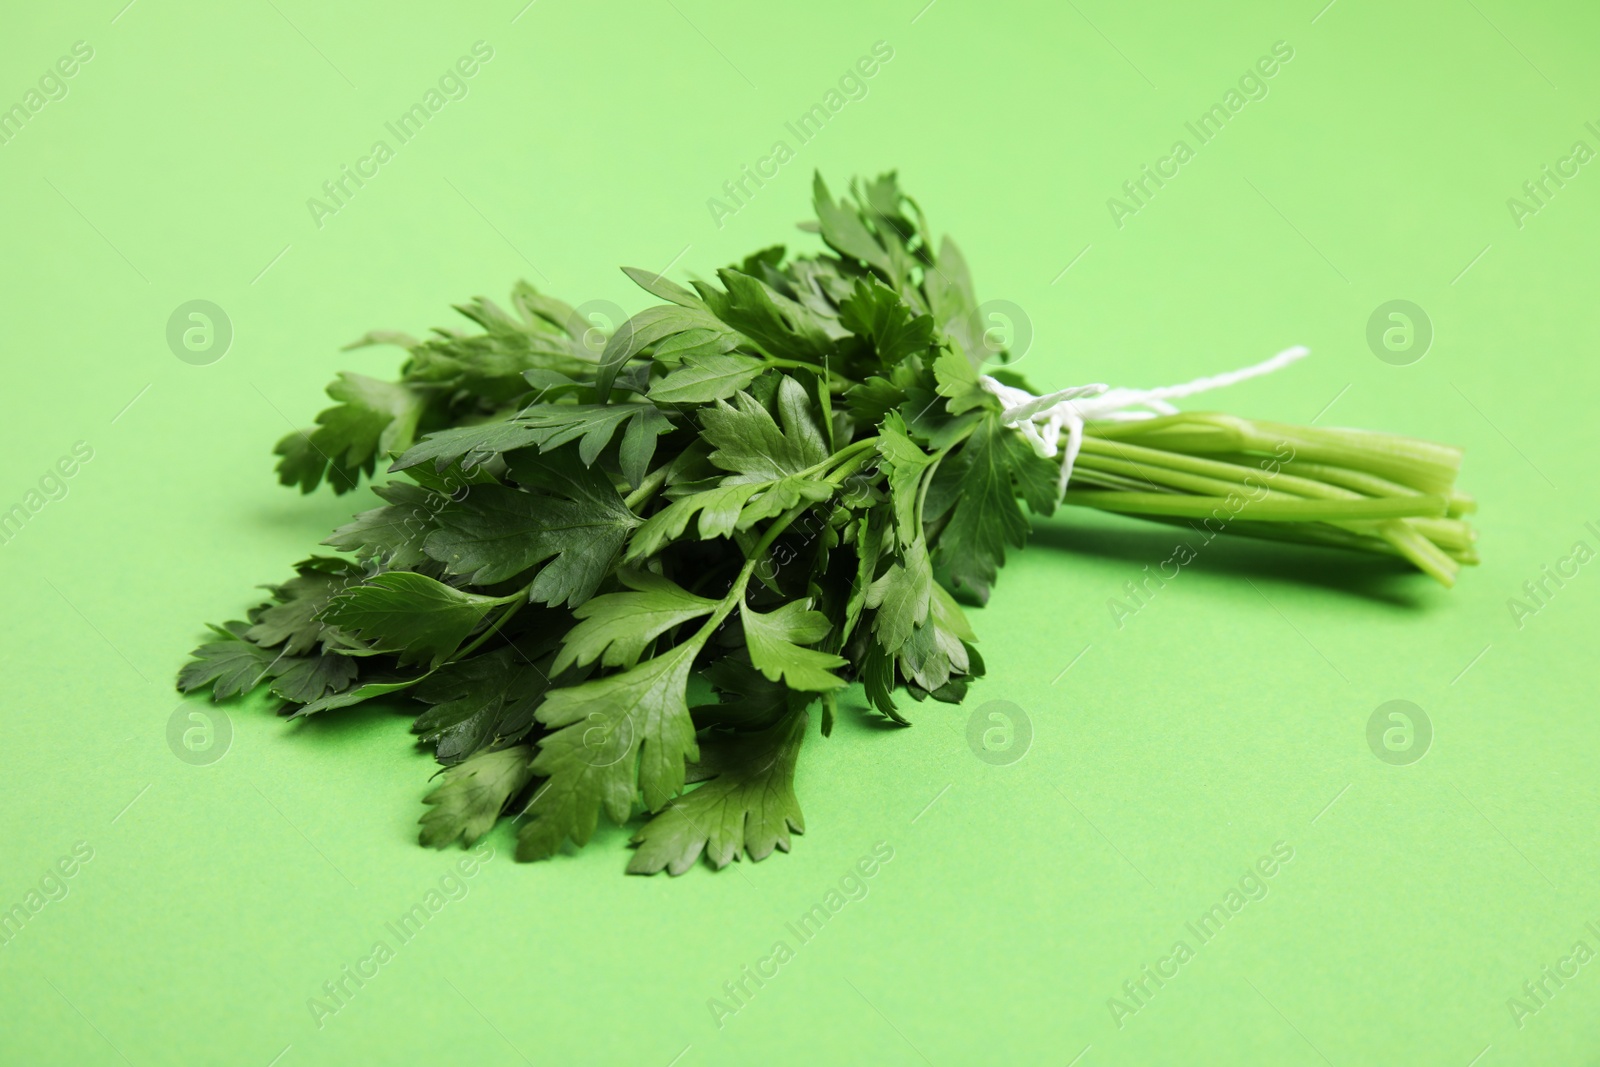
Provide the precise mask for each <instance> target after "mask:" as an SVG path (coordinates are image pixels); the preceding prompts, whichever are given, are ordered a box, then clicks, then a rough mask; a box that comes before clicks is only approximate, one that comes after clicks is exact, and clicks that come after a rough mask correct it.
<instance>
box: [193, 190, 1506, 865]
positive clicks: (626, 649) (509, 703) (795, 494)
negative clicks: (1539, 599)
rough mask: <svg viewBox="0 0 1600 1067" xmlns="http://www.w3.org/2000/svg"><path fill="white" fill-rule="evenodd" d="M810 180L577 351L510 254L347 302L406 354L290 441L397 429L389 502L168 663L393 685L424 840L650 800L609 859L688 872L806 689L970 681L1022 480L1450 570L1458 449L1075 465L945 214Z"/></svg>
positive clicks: (1351, 446) (1190, 447) (1231, 429)
mask: <svg viewBox="0 0 1600 1067" xmlns="http://www.w3.org/2000/svg"><path fill="white" fill-rule="evenodd" d="M814 206H815V210H816V221H815V222H814V223H812V224H809V225H808V226H806V227H804V228H806V229H809V230H811V231H812V232H815V233H818V234H820V236H821V239H822V241H823V243H824V244H825V246H826V249H825V250H824V251H821V252H817V253H807V254H801V255H790V254H789V253H788V252H787V251H786V250H785V249H784V248H782V247H773V248H767V249H763V250H761V251H758V252H756V253H754V254H752V255H751V256H749V257H748V258H746V259H745V260H744V261H742V262H741V263H739V264H736V265H733V266H729V267H727V268H725V269H723V270H721V271H718V272H717V276H716V281H714V282H709V281H695V282H693V283H692V285H693V289H692V290H691V289H688V288H684V287H683V286H680V285H678V284H677V283H675V282H672V281H669V280H667V279H665V278H662V277H659V276H657V275H652V274H649V273H648V272H645V271H639V270H631V269H630V270H628V271H627V274H628V276H629V277H630V278H631V279H633V281H634V282H636V283H637V284H638V285H639V286H640V287H641V288H642V289H644V290H645V291H646V292H648V293H649V294H651V295H652V296H654V297H656V298H657V299H659V300H661V301H663V303H661V304H658V305H655V306H652V307H648V308H646V309H645V310H643V311H641V312H640V313H639V314H637V315H635V316H634V317H633V318H632V319H631V320H629V321H628V322H627V323H625V324H624V325H622V326H621V327H620V328H618V329H617V330H616V331H615V333H614V334H613V335H611V336H610V337H609V338H608V340H607V342H606V344H605V346H604V349H603V351H602V352H600V353H599V354H598V355H596V354H595V353H594V352H593V351H592V349H591V348H590V347H589V346H588V345H586V344H585V342H584V337H583V333H584V332H585V331H587V330H588V324H587V323H584V322H582V320H581V319H579V318H578V316H577V314H576V313H575V312H574V310H573V308H572V307H571V306H570V305H567V304H565V303H562V302H561V301H559V300H555V299H552V298H551V297H548V296H545V295H543V294H541V293H538V292H536V291H535V290H534V289H533V288H532V287H531V286H529V285H527V284H526V283H521V284H518V285H517V286H516V287H515V288H514V289H513V291H512V294H511V302H510V306H509V309H502V308H501V307H499V306H497V305H496V304H493V303H491V302H490V301H488V300H483V299H478V300H475V301H474V302H473V303H471V304H468V305H464V306H461V307H459V308H458V310H459V311H461V312H462V313H463V314H464V315H465V316H466V317H467V318H468V319H470V320H471V321H472V322H473V323H475V324H476V325H477V327H478V328H479V332H476V333H462V332H458V331H456V330H436V331H435V332H434V335H433V336H431V337H429V338H427V339H425V340H416V339H414V338H412V337H409V336H407V335H404V334H396V333H389V332H374V333H370V334H368V335H366V336H365V337H363V338H362V339H361V340H360V341H358V342H357V345H367V344H392V345H399V346H400V347H402V348H404V349H405V350H406V353H407V356H406V359H405V362H404V364H403V365H402V367H401V370H400V374H399V377H398V379H397V380H395V381H392V382H391V381H380V380H377V379H373V378H368V377H364V376H362V375H357V374H350V373H345V374H341V375H340V376H339V378H338V379H337V380H336V381H335V382H334V383H333V384H332V385H330V386H329V387H328V395H329V396H330V397H331V398H332V399H333V400H334V401H335V402H336V403H335V405H334V406H332V407H330V408H328V409H327V410H325V411H323V412H322V413H321V414H320V415H319V416H317V420H316V425H315V426H314V427H311V428H308V429H306V430H304V431H302V432H298V433H294V434H291V435H289V436H288V437H286V438H284V439H283V440H282V441H280V442H279V443H278V445H277V454H278V455H279V457H281V458H280V461H279V463H278V474H279V478H280V480H281V481H282V482H283V483H284V484H286V485H296V486H299V487H300V488H301V490H302V491H304V492H310V491H312V490H314V489H316V488H317V487H318V486H319V485H321V484H323V483H326V484H328V485H330V486H331V487H332V488H333V490H334V491H335V492H336V493H345V492H349V491H351V490H353V489H355V488H357V486H358V484H359V482H360V481H361V480H362V479H363V478H368V479H370V478H372V477H374V476H375V475H376V474H377V472H378V468H379V466H380V465H382V466H383V467H384V468H385V470H386V472H387V478H386V480H384V481H383V482H382V483H381V484H375V485H373V486H372V490H373V492H375V493H376V495H377V497H378V498H379V500H380V503H379V506H377V507H375V508H372V509H370V510H367V511H363V512H361V513H360V514H357V515H356V516H355V517H354V518H353V519H352V520H351V521H350V522H349V523H348V524H347V525H345V526H342V527H340V528H339V529H337V530H335V531H334V532H333V534H332V535H331V536H330V537H329V538H328V539H327V541H326V542H325V544H327V545H329V546H331V547H332V548H334V549H336V550H338V551H339V552H340V553H342V554H341V555H337V556H312V557H310V558H308V559H306V560H304V561H302V562H301V563H299V564H296V566H295V574H294V576H293V577H291V578H289V579H288V580H287V581H285V582H284V583H283V584H281V585H278V586H272V587H269V589H270V599H268V600H267V601H265V602H264V603H262V604H260V605H258V606H257V607H255V608H253V609H251V611H250V612H249V613H248V614H247V617H246V618H245V619H244V620H241V621H237V622H230V623H227V624H226V625H224V626H221V627H214V628H213V631H214V635H213V637H212V639H210V640H208V641H207V642H206V643H204V644H202V645H201V646H200V647H199V648H198V649H196V650H195V652H194V654H193V659H192V660H191V661H190V662H189V663H188V664H187V665H186V666H185V667H184V668H183V669H182V671H181V672H180V673H179V676H178V685H179V688H181V689H183V690H184V691H185V692H189V691H194V690H201V689H206V688H209V689H210V690H211V693H212V696H213V698H214V699H217V700H223V699H228V698H230V697H235V696H238V695H240V694H243V693H247V692H251V691H253V690H256V689H265V690H267V691H269V692H270V693H271V694H272V695H273V696H275V697H276V698H278V699H279V700H282V701H284V702H285V706H286V710H287V711H288V712H289V713H290V714H292V715H295V716H308V715H317V714H323V713H326V712H329V711H333V710H335V709H338V708H343V707H349V706H351V705H354V704H357V703H360V702H362V701H365V700H371V699H375V698H380V697H397V698H400V699H411V700H414V701H416V702H417V703H418V704H419V705H421V706H422V708H423V710H422V711H421V712H420V714H418V715H417V717H416V720H415V723H414V725H413V729H414V731H415V733H416V734H417V736H418V738H419V740H420V742H421V743H422V744H424V745H427V746H429V747H430V748H432V750H433V752H434V754H435V756H436V757H437V759H438V761H439V763H441V764H442V765H443V767H444V770H443V772H442V780H441V781H440V782H439V783H438V784H437V786H436V787H435V788H434V789H433V790H432V792H430V793H428V795H427V796H426V797H425V798H424V799H425V802H426V805H427V812H426V814H424V815H423V816H422V819H421V825H422V830H421V835H420V836H421V840H422V843H423V844H425V845H430V846H433V847H436V848H444V847H446V846H449V845H452V844H457V843H460V844H466V845H470V844H471V843H472V842H474V841H476V840H477V839H478V838H479V837H481V836H482V835H483V834H485V833H487V832H488V831H489V830H490V829H491V828H492V827H493V826H494V825H495V823H496V822H497V821H498V820H499V819H500V818H501V817H502V816H503V815H505V814H507V813H511V812H515V813H517V814H518V815H520V816H521V818H520V819H519V820H518V823H519V826H518V831H517V832H518V848H517V854H518V857H519V858H521V859H526V860H536V859H543V858H546V857H549V856H551V855H554V854H555V853H557V852H559V851H561V850H562V849H563V848H566V847H568V846H582V845H583V844H584V843H586V842H587V841H588V840H589V838H590V837H591V835H592V834H593V833H594V830H595V828H596V826H597V825H598V821H599V819H600V817H601V815H602V813H603V814H604V815H605V817H607V818H608V819H610V820H612V821H613V822H616V823H626V822H629V821H631V820H634V819H636V818H637V817H639V816H640V814H641V812H642V813H643V815H644V816H645V821H643V823H642V824H641V825H640V826H639V828H638V830H637V833H636V834H635V835H634V837H633V844H634V845H635V846H636V851H635V852H634V853H633V859H632V862H631V863H630V865H629V867H628V869H629V870H630V871H633V872H637V873H646V874H648V873H655V872H657V871H661V870H666V871H669V872H671V873H672V874H681V873H683V872H684V871H685V870H687V869H688V868H689V867H691V866H693V865H694V864H695V863H696V862H697V861H698V860H699V859H700V858H701V857H704V858H705V859H706V860H707V861H709V863H710V864H711V865H712V866H714V867H718V868H721V867H724V866H726V865H727V864H728V863H730V862H732V861H733V860H735V859H738V858H739V857H740V856H741V855H748V856H749V857H750V858H751V859H757V860H759V859H762V858H764V857H766V856H767V855H769V854H770V853H771V852H772V851H774V850H775V849H781V850H785V851H786V850H788V848H789V847H790V842H791V834H794V833H799V832H801V831H802V830H803V828H804V825H805V824H804V819H803V817H802V815H801V811H800V805H799V801H798V799H797V793H796V784H795V774H796V767H797V764H798V759H799V753H800V748H801V746H802V743H803V741H804V740H805V738H806V734H807V724H808V722H809V721H810V717H811V711H812V709H814V708H816V709H819V711H820V721H821V732H822V734H823V735H827V734H829V733H830V732H831V729H832V726H833V722H834V720H835V717H836V716H837V715H838V714H840V713H841V709H842V708H848V709H853V711H852V713H859V714H864V715H872V714H878V715H882V716H884V717H886V718H888V719H890V720H892V721H894V722H897V723H902V724H905V723H908V722H909V721H910V720H909V718H908V709H907V707H906V706H905V705H904V703H903V701H904V698H905V697H907V696H909V697H910V698H912V699H913V700H915V701H922V700H925V699H926V698H929V697H932V698H934V699H935V700H938V701H945V702H950V703H955V702H959V701H960V700H962V699H963V698H964V697H965V695H966V693H967V689H968V686H969V685H970V684H971V683H972V682H973V680H974V679H976V678H977V677H978V676H980V675H981V674H982V673H983V661H982V659H981V658H980V657H979V655H978V651H977V649H976V647H975V643H976V641H977V638H976V636H975V634H974V632H973V628H972V626H971V625H970V623H969V622H968V620H967V618H966V615H965V612H964V611H963V608H962V606H961V603H960V601H965V602H967V603H969V604H971V603H982V602H984V601H986V600H987V598H988V596H989V593H990V589H991V588H992V587H993V585H994V582H995V580H996V577H997V575H998V573H999V570H1000V568H1001V566H1002V565H1003V564H1004V563H1005V559H1006V552H1007V550H1008V549H1018V548H1021V547H1022V546H1023V545H1024V544H1025V543H1026V540H1027V536H1028V530H1029V520H1028V514H1029V513H1030V512H1031V513H1032V514H1036V515H1049V514H1051V513H1052V511H1053V510H1054V509H1055V508H1056V506H1057V505H1058V503H1060V502H1061V501H1062V500H1064V501H1065V502H1066V503H1068V504H1075V505H1084V506H1090V507H1097V508H1102V509H1105V510H1109V511H1116V512H1122V513H1126V514H1131V515H1138V516H1143V517H1146V518H1149V519H1152V520H1154V521H1160V522H1190V523H1194V524H1196V527H1197V529H1198V528H1204V529H1207V530H1210V529H1213V527H1215V528H1217V529H1222V528H1225V529H1226V532H1229V533H1235V534H1246V535H1253V536H1259V537H1271V538H1278V539H1288V540H1294V541H1300V542H1306V543H1311V544H1323V545H1334V546H1339V547H1343V548H1349V549H1358V550H1365V551H1372V552H1381V553H1387V554H1390V555H1395V556H1399V557H1401V558H1403V559H1406V560H1408V561H1410V562H1411V563H1413V564H1415V565H1416V566H1417V567H1418V568H1420V569H1422V570H1424V571H1426V572H1427V573H1429V574H1431V575H1433V576H1434V577H1436V578H1438V579H1439V580H1441V581H1443V582H1445V583H1446V584H1448V583H1449V582H1451V581H1452V580H1453V579H1454V577H1455V575H1456V572H1457V570H1458V569H1459V567H1460V566H1461V565H1462V564H1467V563H1473V562H1476V558H1477V557H1476V554H1475V550H1474V548H1473V535H1472V531H1471V529H1470V527H1468V526H1467V524H1466V523H1465V522H1464V521H1463V519H1462V516H1463V515H1464V514H1466V513H1467V512H1469V511H1470V510H1471V507H1472V501H1471V499H1470V498H1469V497H1467V496H1465V495H1464V494H1462V493H1460V492H1458V491H1457V490H1456V488H1455V476H1456V471H1457V468H1458V466H1459V462H1460V453H1459V452H1458V451H1457V450H1455V449H1452V448H1449V447H1446V446H1442V445H1434V444H1430V443H1427V442H1421V441H1414V440H1411V439H1408V438H1401V437H1395V436H1392V435H1385V434H1375V433H1369V432H1364V431H1354V430H1328V429H1320V428H1310V427H1294V426H1282V425H1278V424H1273V423H1264V422H1252V421H1249V420H1245V419H1239V418H1235V417H1232V416H1227V415H1220V414H1205V413H1200V414H1190V413H1185V414H1179V415H1170V416H1163V417H1159V418H1152V419H1146V420H1142V421H1131V422H1107V423H1091V424H1090V425H1089V426H1088V427H1087V431H1086V434H1085V438H1084V441H1083V445H1082V451H1081V453H1080V455H1079V456H1078V458H1077V461H1076V465H1075V467H1074V469H1073V472H1072V479H1071V482H1070V484H1069V485H1068V487H1067V490H1066V493H1065V496H1064V497H1061V496H1060V494H1059V493H1058V490H1057V485H1056V481H1057V469H1058V468H1057V464H1056V461H1054V460H1050V459H1044V458H1041V457H1040V456H1039V455H1037V454H1036V453H1035V451H1034V449H1033V448H1032V447H1030V445H1029V443H1028V442H1027V441H1026V440H1024V438H1023V437H1022V436H1021V435H1020V434H1019V433H1018V432H1017V431H1016V429H1015V428H1013V427H1012V426H1009V425H1007V424H1006V423H1005V422H1004V420H1003V419H1002V415H1001V406H1000V404H999V402H998V401H997V399H996V397H995V396H994V395H993V393H992V392H991V391H990V390H987V389H985V388H984V387H983V385H982V384H981V383H980V380H979V375H980V374H981V373H985V372H987V373H990V374H992V375H993V376H994V377H995V378H996V379H997V380H999V381H1002V382H1004V383H1005V384H1007V385H1013V386H1017V387H1026V383H1024V382H1023V381H1022V380H1021V379H1020V378H1018V377H1016V376H1015V375H1014V374H1009V373H1008V372H1006V371H1005V370H1004V369H1003V363H1004V360H1003V358H1002V359H1001V361H1000V363H1001V366H994V365H990V366H988V367H985V366H984V365H985V362H986V361H989V362H990V363H991V364H993V362H994V361H993V359H992V357H993V355H994V354H993V353H992V352H991V351H990V350H989V348H988V347H987V345H986V343H985V329H986V324H985V323H984V322H983V321H982V320H981V317H980V316H981V312H980V308H979V304H978V301H977V298H976V296H975V295H974V292H973V288H972V283H971V280H970V276H969V273H968V270H967V267H966V264H965V261H964V260H963V259H962V257H961V254H960V252H959V251H958V250H957V248H956V246H955V245H954V243H952V242H951V241H950V240H949V239H948V238H945V239H944V240H942V241H940V242H938V243H937V244H936V243H935V241H934V239H933V236H932V234H931V232H930V231H929V229H928V227H927V223H926V221H925V219H924V218H923V215H922V212H921V210H920V208H918V206H917V205H916V203H915V202H914V201H912V200H911V199H910V198H909V197H907V196H905V195H904V194H903V193H902V192H901V190H900V188H899V185H898V184H897V181H896V178H895V176H894V175H893V174H888V175H884V176H882V177H879V178H877V179H875V180H872V181H866V182H857V183H854V184H852V186H851V191H850V193H849V195H847V196H845V197H843V198H841V199H838V200H836V199H834V197H833V195H832V194H831V193H830V191H829V190H828V188H827V186H826V185H825V184H824V183H823V181H822V179H821V178H820V177H818V178H817V180H816V183H815V203H814ZM580 327H581V329H580ZM352 347H355V346H352ZM1002 356H1003V354H1002ZM1239 500H1247V501H1248V502H1249V506H1248V508H1244V507H1241V506H1236V505H1235V501H1239ZM1219 516H1221V517H1222V518H1221V520H1220V523H1219V518H1218V517H1219ZM697 676H698V677H699V678H700V679H701V680H702V682H703V683H704V684H702V685H695V684H692V682H693V680H694V679H695V678H696V677H697ZM853 683H860V685H861V690H860V691H859V692H860V693H861V697H860V698H852V697H850V696H849V695H848V694H849V693H850V691H851V690H850V687H851V685H852V684H853ZM705 693H709V694H711V695H712V696H713V699H711V700H709V701H698V702H697V697H698V696H700V695H703V694H705ZM692 694H694V695H692Z"/></svg>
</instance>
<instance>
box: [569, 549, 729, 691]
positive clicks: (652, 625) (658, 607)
mask: <svg viewBox="0 0 1600 1067" xmlns="http://www.w3.org/2000/svg"><path fill="white" fill-rule="evenodd" d="M619 577H620V578H621V579H622V581H623V582H624V584H626V585H627V586H628V587H629V588H630V589H631V590H632V592H627V593H607V594H605V595H604V596H598V597H595V598H594V599H593V600H590V601H586V602H585V603H583V604H582V605H580V606H579V607H578V609H577V610H576V611H574V612H573V616H574V617H576V618H577V619H578V620H580V621H579V622H578V624H577V625H576V626H574V627H573V628H572V629H570V630H568V631H567V635H566V636H565V637H564V638H562V645H561V652H560V654H559V655H557V656H556V660H555V665H554V666H553V667H552V670H554V671H556V672H560V671H564V670H566V669H567V668H568V667H571V666H573V665H574V664H576V665H578V666H583V665H585V664H589V663H593V662H594V661H595V660H596V659H598V660H600V662H601V664H602V665H603V666H606V667H632V666H633V665H634V664H635V663H637V662H638V661H639V657H640V655H642V654H643V653H644V650H645V648H646V646H648V645H649V644H650V642H652V641H654V640H655V639H656V638H658V637H660V636H661V635H662V634H664V633H666V632H667V631H668V630H670V629H672V628H673V627H674V626H681V625H683V624H684V623H686V622H691V621H693V620H694V619H699V618H703V617H704V616H706V615H710V614H711V613H712V612H713V611H715V610H716V609H717V604H718V601H715V600H707V599H706V598H705V597H701V596H695V595H694V594H693V593H690V592H688V591H687V590H685V589H684V588H683V587H682V586H680V585H678V584H677V583H676V582H671V581H668V580H667V579H665V578H662V577H660V576H658V575H654V574H650V573H649V572H648V571H624V572H622V574H621V575H620V576H619Z"/></svg>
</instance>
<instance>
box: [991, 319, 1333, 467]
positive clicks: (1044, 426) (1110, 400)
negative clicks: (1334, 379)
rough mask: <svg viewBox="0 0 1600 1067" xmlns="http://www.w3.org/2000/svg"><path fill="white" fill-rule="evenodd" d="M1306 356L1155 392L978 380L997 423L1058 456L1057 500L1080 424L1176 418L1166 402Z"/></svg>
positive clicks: (1298, 352)
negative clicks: (1035, 387)
mask: <svg viewBox="0 0 1600 1067" xmlns="http://www.w3.org/2000/svg"><path fill="white" fill-rule="evenodd" d="M1310 354H1311V350H1310V349H1309V348H1306V347H1304V346H1303V345H1296V346H1295V347H1293V348H1286V349H1284V350H1283V351H1282V352H1279V353H1278V354H1277V355H1275V356H1273V357H1272V358H1271V359H1267V360H1262V361H1261V362H1260V363H1257V364H1254V365H1253V366H1249V367H1241V368H1239V369H1238V370H1232V371H1227V372H1225V373H1222V374H1213V375H1211V376H1210V377H1207V378H1196V379H1195V380H1194V381H1191V382H1184V383H1182V384H1181V385H1163V386H1158V387H1156V388H1154V389H1127V388H1123V387H1120V386H1119V387H1118V388H1115V389H1113V388H1111V387H1110V386H1107V385H1104V384H1094V385H1075V386H1072V387H1071V388H1068V389H1058V390H1056V391H1055V392H1053V393H1046V394H1045V395H1043V396H1034V395H1033V394H1032V393H1030V392H1028V391H1027V390H1026V389H1018V388H1016V387H1015V386H1010V385H1006V384H1004V383H1003V382H999V381H996V380H995V379H993V378H991V377H989V376H988V375H987V374H983V375H979V377H978V382H979V384H981V385H982V386H983V387H984V388H985V389H987V390H988V391H989V392H991V393H993V394H994V395H995V397H997V398H998V399H999V401H1000V403H1001V405H1002V409H1001V412H1000V421H1001V422H1002V423H1003V424H1004V425H1006V426H1010V427H1012V428H1013V429H1015V430H1016V431H1017V432H1018V433H1020V434H1021V435H1022V436H1023V438H1024V439H1025V440H1026V441H1027V442H1028V444H1029V445H1031V446H1032V447H1033V451H1034V452H1035V453H1036V454H1037V455H1039V456H1042V457H1044V458H1045V459H1055V458H1056V457H1057V456H1060V457H1061V474H1060V476H1059V477H1058V478H1057V479H1056V493H1057V496H1058V497H1059V496H1062V495H1065V493H1066V491H1067V482H1069V481H1070V480H1071V479H1072V466H1073V464H1074V463H1076V462H1077V459H1078V451H1079V450H1080V449H1081V448H1082V447H1083V425H1084V423H1086V422H1093V421H1096V420H1100V421H1106V422H1133V421H1136V420H1139V419H1153V418H1156V417H1157V416H1160V415H1176V414H1177V413H1178V409H1177V408H1175V407H1173V406H1172V405H1171V404H1170V403H1168V401H1170V400H1179V399H1182V398H1183V397H1186V396H1193V395H1195V394H1196V393H1204V392H1207V391H1209V390H1212V389H1221V388H1223V387H1225V386H1229V385H1233V384H1235V383H1237V382H1242V381H1245V380H1246V379H1249V378H1257V377H1260V376H1261V375H1263V374H1271V373H1272V372H1273V371H1277V370H1282V369H1283V368H1284V367H1287V366H1288V365H1289V364H1291V363H1293V362H1294V361H1295V360H1297V359H1300V358H1302V357H1304V356H1308V355H1310ZM1063 431H1065V433H1066V435H1067V440H1066V445H1065V447H1063V445H1062V442H1061V435H1062V432H1063Z"/></svg>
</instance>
